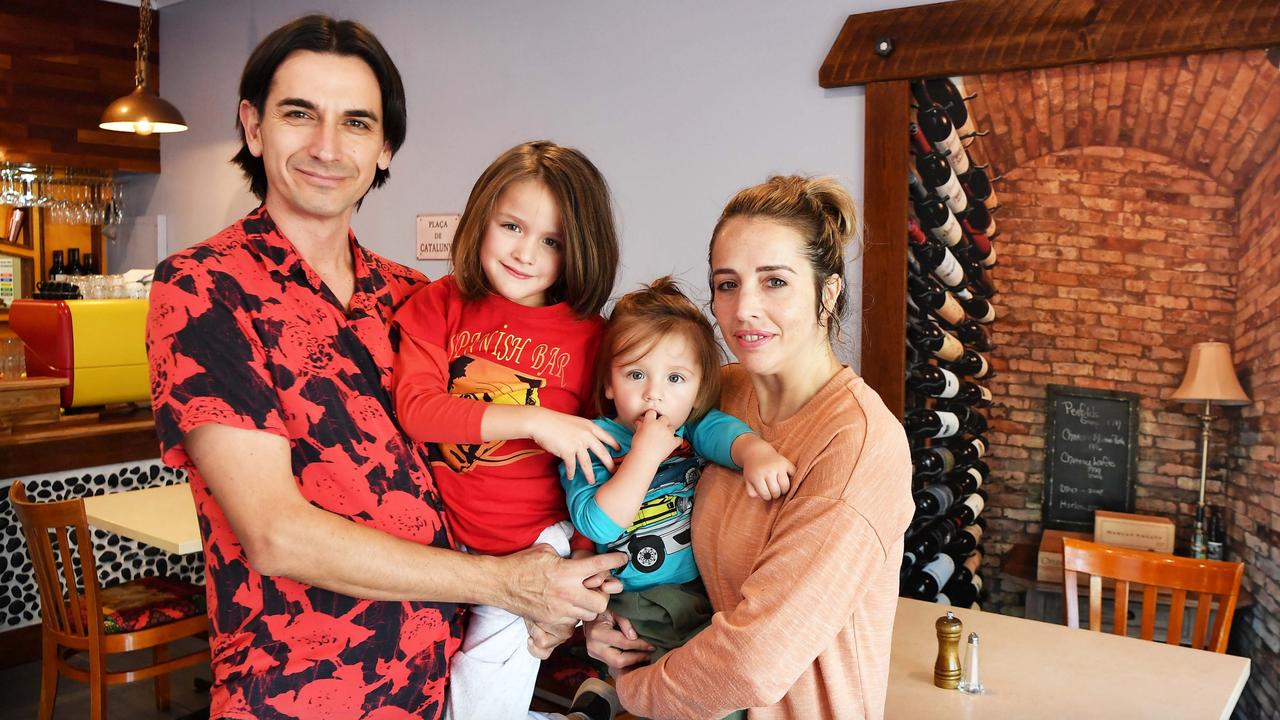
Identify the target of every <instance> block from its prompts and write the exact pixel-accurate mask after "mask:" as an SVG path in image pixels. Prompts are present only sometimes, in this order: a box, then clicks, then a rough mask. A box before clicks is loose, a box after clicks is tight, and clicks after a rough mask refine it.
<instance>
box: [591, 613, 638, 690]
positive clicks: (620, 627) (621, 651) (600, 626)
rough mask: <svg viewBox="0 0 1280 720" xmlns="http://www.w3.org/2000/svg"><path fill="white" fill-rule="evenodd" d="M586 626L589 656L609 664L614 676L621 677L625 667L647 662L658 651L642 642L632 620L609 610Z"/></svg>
mask: <svg viewBox="0 0 1280 720" xmlns="http://www.w3.org/2000/svg"><path fill="white" fill-rule="evenodd" d="M582 627H583V630H584V631H585V632H586V636H587V654H588V655H590V656H591V657H593V658H595V659H597V660H599V661H601V662H603V663H604V664H606V665H608V666H609V670H610V672H612V673H613V674H614V675H619V674H620V671H621V670H622V669H623V668H628V667H631V666H632V665H635V664H636V663H640V662H644V661H645V660H647V659H648V658H649V653H651V652H653V651H654V649H655V648H654V647H653V646H652V645H650V644H649V643H647V642H645V641H644V640H641V639H640V636H639V635H638V634H637V633H636V629H635V627H634V626H633V625H632V624H631V621H630V620H628V619H626V618H624V617H619V616H615V615H614V614H613V613H612V612H609V611H608V610H606V611H604V612H602V613H600V617H598V618H596V619H595V620H594V621H592V622H588V623H583V626H582Z"/></svg>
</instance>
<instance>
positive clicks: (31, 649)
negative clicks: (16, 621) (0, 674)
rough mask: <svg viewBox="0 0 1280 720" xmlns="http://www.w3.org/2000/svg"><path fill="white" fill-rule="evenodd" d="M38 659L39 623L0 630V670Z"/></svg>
mask: <svg viewBox="0 0 1280 720" xmlns="http://www.w3.org/2000/svg"><path fill="white" fill-rule="evenodd" d="M39 660H40V623H36V624H35V625H28V626H26V627H20V628H17V629H16V630H6V631H5V632H0V670H4V669H7V668H11V667H17V666H18V665H26V664H27V663H30V662H38V661H39Z"/></svg>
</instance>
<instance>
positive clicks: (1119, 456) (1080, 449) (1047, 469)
mask: <svg viewBox="0 0 1280 720" xmlns="http://www.w3.org/2000/svg"><path fill="white" fill-rule="evenodd" d="M1047 401H1048V402H1047V408H1046V410H1047V412H1046V415H1047V422H1046V424H1045V443H1044V447H1045V459H1044V525H1045V527H1047V528H1056V529H1063V530H1092V529H1093V511H1094V510H1113V511H1117V512H1133V486H1134V478H1135V476H1136V475H1137V471H1138V396H1137V395H1135V394H1134V393H1126V392H1115V391H1109V390H1092V389H1089V388H1077V387H1070V386H1067V385H1050V386H1049V387H1048V393H1047Z"/></svg>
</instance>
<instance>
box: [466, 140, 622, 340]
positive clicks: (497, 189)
mask: <svg viewBox="0 0 1280 720" xmlns="http://www.w3.org/2000/svg"><path fill="white" fill-rule="evenodd" d="M531 179H536V180H540V181H542V183H543V184H544V185H546V187H547V190H549V191H550V192H551V195H552V196H554V197H555V199H556V205H557V209H558V210H559V211H560V223H561V226H562V227H561V231H562V232H563V233H564V238H563V239H564V269H563V270H562V271H561V273H560V279H559V280H557V281H556V282H555V284H553V285H552V286H551V287H549V288H547V302H548V303H559V302H565V303H568V304H569V306H570V307H571V308H573V312H574V313H575V314H576V315H578V316H579V317H587V316H590V315H596V314H599V312H600V310H601V308H603V307H604V304H605V301H607V300H608V299H609V293H610V292H611V291H612V290H613V282H614V276H615V275H616V274H617V271H618V234H617V232H616V231H615V230H614V225H613V207H612V206H611V204H610V202H609V186H608V184H607V183H605V180H604V176H603V175H601V174H600V171H599V170H597V169H596V166H595V165H593V164H591V161H590V160H588V159H587V157H586V156H585V155H583V154H582V153H581V152H578V151H577V150H575V149H573V148H567V147H561V146H560V145H557V144H555V143H553V142H550V141H547V140H538V141H535V142H527V143H524V144H522V145H517V146H515V147H513V148H511V149H510V150H508V151H506V152H504V153H502V155H500V156H499V157H498V159H497V160H494V161H493V162H492V163H491V164H490V165H489V167H488V168H486V169H485V171H484V173H483V174H481V175H480V179H478V180H476V184H475V186H474V187H472V188H471V196H470V197H469V198H467V207H466V209H464V210H463V211H462V218H461V219H460V220H459V221H458V230H457V233H456V234H455V235H454V239H453V248H452V251H451V254H450V260H451V261H452V263H453V277H454V280H455V281H456V282H457V284H458V290H459V291H461V293H462V297H463V298H464V299H466V300H479V299H480V298H482V297H484V295H485V294H486V293H488V292H489V291H490V289H491V288H490V287H489V281H488V279H487V278H485V276H484V269H483V268H481V267H480V245H481V243H483V242H484V235H485V230H486V228H487V227H488V225H489V216H490V215H491V214H492V213H493V206H494V205H495V204H496V203H497V202H498V197H499V196H500V195H502V191H503V190H506V189H507V187H509V186H510V185H511V184H512V183H517V182H520V181H522V180H531Z"/></svg>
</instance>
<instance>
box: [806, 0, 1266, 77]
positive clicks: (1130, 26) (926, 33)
mask: <svg viewBox="0 0 1280 720" xmlns="http://www.w3.org/2000/svg"><path fill="white" fill-rule="evenodd" d="M880 38H891V39H892V40H893V43H894V50H893V52H892V53H891V54H890V55H889V56H888V57H880V56H879V55H876V53H875V45H876V42H877V40H879V39H880ZM1272 45H1280V2H1276V0H1233V1H1231V2H1223V0H956V1H955V2H948V3H937V4H934V5H919V6H916V7H910V8H901V9H897V10H884V11H880V12H871V13H862V14H859V15H850V16H849V18H848V19H847V20H846V21H845V24H844V27H843V28H842V29H841V30H840V35H839V37H837V38H836V41H835V44H834V45H832V46H831V50H830V51H829V52H828V53H827V58H826V60H825V61H824V62H823V63H822V69H821V70H820V71H819V72H818V82H819V84H820V85H822V87H825V88H833V87H844V86H848V85H868V84H870V83H873V82H880V81H886V80H905V79H910V78H922V77H938V76H943V75H973V74H978V73H989V72H1005V71H1009V70H1025V69H1030V68H1039V67H1055V66H1059V65H1072V64H1075V63H1083V62H1105V61H1114V60H1132V59H1137V58H1146V57H1156V56H1160V55H1175V54H1186V53H1202V52H1211V51H1214V50H1226V49H1232V48H1236V49H1243V48H1255V47H1269V46H1272Z"/></svg>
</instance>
